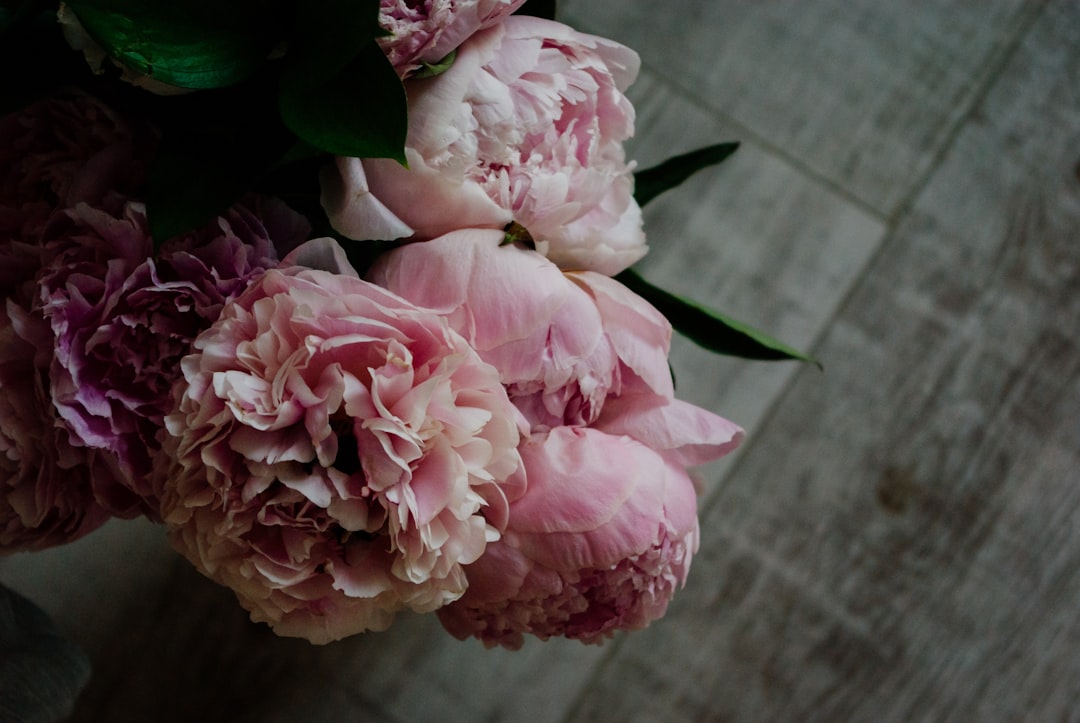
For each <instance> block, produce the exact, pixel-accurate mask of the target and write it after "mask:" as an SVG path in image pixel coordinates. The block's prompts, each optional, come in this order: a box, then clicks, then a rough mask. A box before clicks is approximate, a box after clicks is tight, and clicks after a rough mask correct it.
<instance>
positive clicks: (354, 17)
mask: <svg viewBox="0 0 1080 723" xmlns="http://www.w3.org/2000/svg"><path fill="white" fill-rule="evenodd" d="M385 33H386V31H385V30H383V29H382V28H381V27H380V26H379V0H316V1H310V0H309V1H307V2H298V3H297V6H296V26H295V30H294V32H293V36H292V40H291V42H290V45H289V50H288V53H287V54H286V56H285V62H286V65H287V70H286V72H287V73H288V74H290V75H291V76H292V77H294V78H299V79H300V81H301V82H305V83H308V84H312V85H322V84H324V83H327V82H330V81H332V80H333V79H334V78H335V77H336V76H337V75H338V74H339V73H341V72H342V71H343V70H345V69H346V68H347V67H348V66H349V65H350V64H351V63H352V62H353V61H354V60H356V58H357V57H358V56H359V55H360V54H361V53H362V52H364V48H365V47H366V46H367V45H368V42H369V41H370V40H373V39H374V38H377V37H379V36H380V35H384V34H385Z"/></svg>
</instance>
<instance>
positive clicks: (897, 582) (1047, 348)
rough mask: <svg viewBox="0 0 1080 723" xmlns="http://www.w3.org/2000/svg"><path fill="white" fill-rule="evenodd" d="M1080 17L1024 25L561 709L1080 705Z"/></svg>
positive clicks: (954, 714)
mask: <svg viewBox="0 0 1080 723" xmlns="http://www.w3.org/2000/svg"><path fill="white" fill-rule="evenodd" d="M980 7H981V6H980ZM1078 29H1080V6H1077V5H1076V3H1074V2H1064V1H1062V2H1057V3H1054V4H1053V5H1052V6H1050V7H1049V8H1048V9H1047V11H1046V12H1045V14H1044V15H1043V16H1041V17H1040V18H1039V19H1038V21H1037V24H1036V25H1035V26H1033V28H1032V31H1031V32H1030V34H1029V35H1028V36H1027V37H1026V38H1025V40H1024V42H1023V44H1022V46H1021V47H1020V49H1019V51H1018V53H1017V55H1016V56H1015V57H1014V58H1013V59H1012V61H1011V62H1010V63H1009V65H1008V66H1007V71H1006V73H1005V74H1004V75H1003V76H1002V77H1001V78H1000V80H999V81H998V82H997V83H996V84H995V86H994V87H993V89H992V92H991V93H990V94H989V95H988V97H987V98H986V99H985V100H984V102H982V103H981V104H980V106H979V107H978V108H977V109H976V112H975V113H974V114H973V116H972V118H971V120H970V122H969V123H968V124H967V126H966V127H965V129H964V130H963V131H962V133H961V134H960V135H959V136H958V137H957V139H956V142H955V143H954V145H953V146H952V147H951V148H950V149H949V152H948V154H947V156H946V157H945V158H944V160H943V163H942V165H941V166H940V168H939V169H938V170H937V171H936V172H935V173H934V175H933V176H932V178H931V181H930V183H929V184H928V185H927V187H926V188H925V189H924V190H923V192H922V193H921V194H920V196H919V197H918V199H917V202H916V203H915V205H914V207H913V208H912V210H911V212H910V213H909V214H908V215H907V216H906V217H905V218H904V219H903V220H902V222H901V223H900V225H899V227H898V228H897V229H896V231H895V232H894V233H892V234H891V235H890V238H889V240H888V241H887V244H886V246H885V248H884V250H883V252H882V254H881V255H880V256H879V257H878V258H877V259H875V262H874V264H873V266H872V267H871V268H870V270H869V271H868V273H867V275H866V277H865V280H864V282H863V283H861V284H860V285H859V287H858V288H857V289H856V291H855V292H854V294H853V295H852V297H851V298H850V300H849V302H848V303H847V304H845V306H844V310H843V312H842V314H841V316H840V317H839V318H838V319H837V321H836V323H834V324H833V325H832V327H831V329H830V331H829V333H828V335H827V337H826V338H825V340H824V342H823V343H822V344H821V345H820V347H819V351H820V353H821V355H822V356H823V357H825V358H827V360H828V362H829V367H828V369H827V372H826V374H825V375H824V376H822V375H818V374H815V373H811V372H809V371H804V372H803V373H802V374H801V375H800V378H799V379H798V382H797V384H796V385H795V387H794V388H793V390H792V392H791V393H790V394H789V395H788V396H787V397H785V398H784V399H782V400H781V402H780V405H779V409H780V410H781V411H780V412H779V413H778V414H776V415H775V416H774V417H772V418H771V420H770V421H769V423H768V425H767V426H766V427H765V428H764V429H763V430H762V432H761V434H759V435H758V437H757V439H756V440H755V441H754V443H753V445H752V447H751V448H750V449H749V450H748V451H747V453H746V454H745V456H744V457H743V458H742V460H741V463H740V464H739V466H738V467H737V468H736V469H734V470H733V473H732V474H731V475H730V477H729V478H728V479H727V480H726V481H725V484H724V487H723V488H722V489H721V491H720V493H719V494H718V495H717V496H716V497H715V498H714V499H713V501H712V503H711V506H710V508H709V509H708V511H707V514H706V517H705V520H704V525H703V528H704V533H703V537H704V539H705V543H704V547H703V550H702V552H701V554H700V555H699V557H698V559H697V561H696V564H697V565H699V567H697V568H696V569H695V570H693V571H692V572H691V576H690V582H689V584H688V586H687V589H686V590H684V591H683V594H682V595H681V596H680V597H677V598H676V600H675V603H674V605H673V606H672V609H671V610H670V611H669V616H668V618H667V619H666V620H665V621H664V623H663V625H660V626H654V627H653V628H652V629H650V630H647V631H645V632H643V633H642V634H639V635H637V636H630V637H627V638H626V639H625V640H624V641H623V642H622V644H621V645H620V646H619V647H618V648H617V650H616V651H615V652H614V653H613V655H612V657H611V658H610V659H609V660H608V661H606V664H605V665H604V666H603V667H602V669H601V670H600V671H599V672H598V674H597V676H596V677H595V678H594V679H593V680H592V681H590V684H589V686H588V694H587V695H583V696H582V698H581V699H580V700H579V703H578V706H577V707H576V709H575V712H574V715H573V716H571V720H672V721H675V720H728V719H730V720H875V721H879V720H895V721H906V720H944V719H963V720H1021V719H1023V720H1074V719H1076V718H1077V716H1078V715H1080V708H1078V705H1080V704H1078V703H1077V701H1078V700H1080V658H1078V657H1077V655H1076V649H1077V644H1078V643H1080V619H1078V618H1077V615H1076V605H1077V600H1078V599H1080V597H1078V596H1080V536H1078V530H1080V293H1078V290H1080V243H1078V241H1080V177H1078V175H1077V171H1076V168H1077V158H1078V154H1080V150H1078V149H1080V95H1078V94H1077V92H1076V88H1077V78H1078V77H1080V75H1078V74H1080V37H1078V35H1080V34H1078ZM702 568H704V570H703V569H702ZM674 661H677V664H673V662H674ZM631 680H632V681H634V685H633V686H628V685H627V681H631Z"/></svg>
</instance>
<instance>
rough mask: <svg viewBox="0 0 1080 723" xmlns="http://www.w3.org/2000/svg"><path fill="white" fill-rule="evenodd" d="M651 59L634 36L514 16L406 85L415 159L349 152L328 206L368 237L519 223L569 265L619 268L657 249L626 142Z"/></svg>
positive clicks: (343, 226) (409, 152)
mask: <svg viewBox="0 0 1080 723" xmlns="http://www.w3.org/2000/svg"><path fill="white" fill-rule="evenodd" d="M637 70H638V57H637V55H636V54H635V53H634V52H633V51H632V50H630V49H629V48H626V47H624V46H622V45H619V44H617V43H614V42H612V41H609V40H605V39H602V38H598V37H594V36H590V35H584V34H581V33H578V32H576V31H574V30H572V29H570V28H568V27H566V26H565V25H561V24H559V23H555V22H551V21H547V20H542V19H539V18H533V17H524V16H517V15H515V16H512V17H509V18H507V19H506V20H505V21H503V22H502V23H500V24H498V25H495V26H493V27H491V28H488V29H486V30H482V31H480V32H479V33H477V34H475V35H473V36H472V37H471V38H470V39H469V40H468V41H466V42H465V43H464V44H463V45H462V46H461V47H460V48H459V49H458V55H457V60H456V61H455V63H454V65H453V67H451V68H450V70H448V71H447V72H446V73H443V74H442V75H439V76H437V77H435V78H429V79H422V80H411V81H408V82H407V83H406V90H407V93H408V97H409V130H408V138H407V140H406V149H405V155H406V158H407V160H408V164H409V167H408V168H405V167H403V166H401V165H400V164H398V163H397V162H395V161H392V160H388V159H363V160H361V159H356V158H339V159H338V161H337V165H336V168H335V169H328V170H327V172H326V173H324V176H323V206H324V207H325V208H326V210H327V213H328V214H329V216H330V221H331V223H332V224H333V226H334V228H336V229H337V230H338V231H339V232H341V233H343V234H344V235H345V236H348V237H349V238H354V239H385V238H399V237H410V238H413V239H416V240H424V239H431V238H435V237H437V236H440V235H442V234H445V233H448V232H450V231H453V230H456V229H460V228H499V229H501V228H503V227H504V226H506V224H508V223H509V222H510V221H516V222H517V223H519V224H520V225H522V226H524V227H525V229H527V230H528V232H529V234H530V235H531V237H532V239H533V240H534V241H535V242H536V245H537V248H538V249H540V250H541V251H543V252H544V253H545V254H546V255H547V256H548V257H549V258H551V259H552V260H553V261H555V262H556V263H557V264H558V265H559V266H561V267H564V268H586V269H592V270H595V271H598V272H601V273H604V274H609V275H611V274H615V273H617V272H619V271H621V270H623V269H625V268H627V267H628V266H630V265H631V264H632V263H634V262H635V261H637V260H638V259H640V258H641V257H642V256H644V255H645V252H646V246H645V236H644V233H643V231H642V227H641V210H640V209H639V208H638V205H637V203H636V202H635V201H634V199H633V195H632V194H633V177H632V175H631V171H632V166H630V165H628V164H627V163H626V161H625V158H624V152H623V146H622V143H623V141H624V140H626V139H627V138H629V137H630V136H631V135H632V134H633V125H634V110H633V107H632V106H631V105H630V102H629V101H628V100H627V99H626V97H625V96H624V95H623V91H624V90H625V89H626V87H627V86H628V85H629V84H630V83H631V82H632V81H633V80H634V78H635V76H636V75H637Z"/></svg>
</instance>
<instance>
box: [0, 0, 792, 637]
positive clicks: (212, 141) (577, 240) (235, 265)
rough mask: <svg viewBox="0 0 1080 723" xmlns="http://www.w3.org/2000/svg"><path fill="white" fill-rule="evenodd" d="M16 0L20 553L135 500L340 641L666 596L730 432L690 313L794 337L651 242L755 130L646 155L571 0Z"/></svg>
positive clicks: (14, 312) (640, 621)
mask: <svg viewBox="0 0 1080 723" xmlns="http://www.w3.org/2000/svg"><path fill="white" fill-rule="evenodd" d="M2 7H3V10H2V15H0V34H2V35H0V40H2V42H0V55H3V56H5V57H4V58H3V60H4V61H5V62H7V63H8V67H14V64H15V63H16V62H21V63H22V65H24V66H25V65H27V62H26V59H30V62H29V66H30V67H29V69H28V70H27V72H26V73H24V74H22V75H20V76H19V77H18V78H16V79H14V80H13V81H12V82H11V83H10V85H8V86H6V87H5V90H4V93H3V98H2V102H3V104H4V105H3V107H2V111H3V112H4V114H5V115H3V117H2V118H0V255H2V259H3V263H2V264H0V290H2V293H3V296H4V305H3V307H2V310H0V311H2V315H0V336H2V337H3V340H2V343H0V356H2V358H0V415H2V417H0V419H2V430H0V445H2V449H3V455H2V456H0V465H2V475H3V477H2V480H0V552H14V551H24V550H37V549H41V548H45V547H48V546H52V545H58V544H63V543H65V542H69V541H71V540H74V539H76V538H78V537H81V536H83V535H86V534H88V533H90V532H92V531H93V530H94V529H96V528H97V527H99V526H100V525H101V524H102V523H103V522H105V521H106V520H107V519H109V518H110V517H121V518H132V517H137V516H145V517H148V518H150V519H151V520H154V521H156V522H159V523H160V524H162V525H163V526H164V528H165V530H166V532H167V534H168V536H169V539H170V541H171V543H172V544H173V546H174V547H175V548H176V549H177V550H178V551H179V552H180V553H181V554H183V555H184V556H185V557H187V558H188V559H189V560H190V561H191V563H192V564H193V565H194V566H195V567H196V568H197V569H198V570H199V571H200V572H202V573H203V574H205V575H206V576H208V577H210V578H212V579H213V580H215V581H217V582H218V583H220V584H222V585H225V586H227V587H229V588H230V589H231V590H232V591H233V592H234V593H235V594H236V597H237V599H238V601H239V602H240V604H241V605H242V606H243V607H244V608H245V609H246V610H248V611H249V612H250V614H251V617H252V619H253V620H255V621H259V622H264V623H266V624H268V625H269V626H271V627H272V628H273V629H274V631H275V632H277V633H278V634H281V635H287V636H297V637H302V638H306V639H308V640H310V641H312V642H315V643H325V642H328V641H332V640H337V639H340V638H343V637H345V636H349V635H353V634H356V633H360V632H363V631H369V630H383V629H385V628H387V627H388V626H389V625H390V624H391V623H392V621H393V619H394V616H395V613H397V612H399V611H402V610H413V611H418V612H435V613H436V614H437V615H438V617H439V620H440V621H441V623H442V625H443V626H444V627H445V628H446V629H447V630H448V631H449V632H450V633H451V634H453V635H454V636H457V637H459V638H466V637H470V636H474V637H477V638H479V639H480V640H481V641H483V642H484V644H486V645H489V646H492V645H503V646H506V647H510V648H514V647H518V646H520V645H521V644H522V640H523V636H524V635H534V636H537V637H540V638H544V639H546V638H548V637H551V636H565V637H569V638H574V639H578V640H581V641H583V642H587V643H593V642H599V641H601V640H603V639H604V638H606V637H609V636H611V635H612V634H613V632H614V631H616V630H629V629H637V628H641V627H644V626H645V625H647V624H649V623H650V622H651V621H653V620H655V619H657V618H659V617H660V616H662V615H663V614H664V611H665V609H666V607H667V605H668V602H669V600H670V599H671V597H672V595H673V594H674V592H675V590H676V589H677V588H679V587H680V586H682V585H683V583H684V582H685V580H686V577H687V573H688V571H689V567H690V562H691V558H692V557H693V555H694V553H695V551H696V550H697V546H698V535H699V529H698V521H697V510H696V482H695V480H694V478H693V477H692V475H691V472H690V470H691V468H692V467H694V466H695V465H699V464H702V463H705V462H708V461H710V460H713V459H716V458H719V457H721V456H723V455H725V454H727V453H728V452H730V451H731V450H732V449H734V448H735V447H736V446H737V445H738V444H739V442H740V440H741V438H742V431H741V430H740V429H739V427H738V426H736V425H735V424H733V423H732V422H729V421H727V420H726V419H724V418H722V417H720V416H717V415H716V414H714V413H712V412H710V411H707V410H704V409H701V408H699V407H696V406H694V405H693V404H690V403H688V402H686V401H682V400H680V399H678V398H676V396H675V390H674V384H673V380H672V375H671V373H670V370H669V367H668V362H667V358H668V351H669V344H670V339H671V335H672V332H673V328H674V329H675V330H677V331H679V332H681V333H684V334H686V335H688V336H689V337H690V338H691V339H693V340H694V341H696V342H697V343H699V344H702V345H703V346H705V347H706V348H709V349H711V350H713V351H716V352H718V353H723V354H734V355H738V356H743V357H747V358H758V359H787V358H800V359H806V357H805V356H803V355H801V354H800V353H799V352H796V351H795V350H792V349H790V348H788V347H786V346H784V345H783V344H780V343H778V342H776V341H773V340H771V339H769V338H768V337H766V336H765V335H763V334H760V333H758V332H756V331H754V330H752V329H749V328H748V327H746V326H745V325H742V324H739V323H737V322H734V321H732V320H731V319H728V318H726V317H724V316H723V315H721V314H719V313H717V312H714V311H711V310H709V309H706V308H704V307H702V306H700V305H698V304H695V303H694V302H692V301H689V300H687V299H683V298H680V297H678V296H676V295H673V294H670V293H668V292H666V291H663V290H662V289H659V288H657V287H655V286H653V285H651V284H649V283H648V282H647V281H645V280H644V279H643V278H642V277H641V276H640V275H639V274H638V273H636V272H635V271H634V270H633V269H632V266H633V264H634V263H635V262H637V261H638V260H640V259H641V258H642V257H643V256H644V255H645V254H646V251H647V246H646V235H645V232H644V229H643V224H642V215H641V207H642V205H644V204H645V203H647V202H648V201H649V200H651V199H652V198H654V197H655V196H657V195H658V194H660V193H663V192H665V191H667V190H669V189H671V188H673V187H675V186H677V185H678V184H679V183H681V182H682V181H684V180H685V179H687V178H688V177H690V176H691V175H692V174H694V173H695V172H697V171H698V170H700V169H702V168H704V167H706V166H709V165H712V164H715V163H719V162H720V161H722V160H723V159H724V158H726V157H727V156H728V155H730V154H731V153H732V152H733V151H734V150H735V148H736V144H734V143H723V144H719V145H716V146H710V147H708V148H704V149H700V150H698V151H694V152H691V153H688V154H684V155H680V156H677V157H675V158H673V159H671V160H670V161H667V162H665V163H663V164H661V165H659V166H656V167H654V168H650V169H645V170H641V169H638V168H636V166H635V164H634V163H633V161H631V160H628V159H627V158H626V156H625V152H624V148H623V143H624V142H625V141H626V140H627V139H628V138H629V137H630V136H631V135H632V134H633V130H634V110H633V107H632V106H631V104H630V102H629V101H628V100H627V98H626V96H625V95H624V91H625V90H626V88H627V87H628V86H629V85H630V84H631V83H632V82H633V81H634V79H635V76H636V74H637V72H638V58H637V55H636V54H635V53H634V52H633V51H632V50H631V49H629V48H627V47H624V46H622V45H620V44H618V43H616V42H613V41H611V40H607V39H604V38H600V37H596V36H592V35H586V34H583V33H580V32H578V31H575V30H573V29H571V28H569V27H567V26H565V25H563V24H561V23H558V22H556V21H555V20H554V19H553V16H554V3H542V2H535V1H530V2H528V3H526V2H524V0H428V1H426V2H406V1H405V0H381V2H376V1H374V0H372V1H371V2H366V1H363V0H351V1H350V2H341V1H338V0H324V1H322V2H311V3H298V2H289V1H287V0H269V1H267V0H258V1H256V0H234V2H231V3H226V4H224V5H222V4H219V3H211V2H207V1H206V0H185V1H184V2H181V3H159V2H154V1H153V0H70V1H69V2H66V3H59V4H57V3H55V2H53V3H50V2H44V1H39V0H21V1H16V2H11V1H10V0H9V1H8V2H4V3H3V5H2ZM526 13H527V14H526Z"/></svg>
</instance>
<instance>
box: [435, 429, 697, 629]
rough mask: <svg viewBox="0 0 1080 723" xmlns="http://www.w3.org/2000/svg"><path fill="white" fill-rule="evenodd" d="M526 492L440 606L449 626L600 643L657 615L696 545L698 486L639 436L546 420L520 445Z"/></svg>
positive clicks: (683, 577)
mask: <svg viewBox="0 0 1080 723" xmlns="http://www.w3.org/2000/svg"><path fill="white" fill-rule="evenodd" d="M521 457H522V460H523V462H524V464H525V470H526V474H527V475H528V480H529V484H528V488H527V490H526V492H525V494H524V495H523V496H522V497H520V498H518V499H516V500H514V501H513V502H512V503H511V505H510V520H509V522H508V524H507V527H506V531H505V533H504V534H503V537H502V539H501V540H499V541H498V542H494V543H492V544H491V545H489V546H488V549H487V551H486V552H485V553H484V556H483V557H481V558H480V559H479V560H478V561H476V562H475V563H473V564H472V565H469V566H468V567H467V568H466V573H467V574H468V576H469V589H468V591H466V593H465V595H464V596H462V598H461V599H460V600H458V601H456V602H454V603H451V604H450V605H449V606H447V607H445V608H443V609H441V610H440V611H439V613H438V614H439V619H440V620H441V621H442V623H443V626H444V627H445V628H446V629H447V630H448V631H450V633H452V634H453V635H454V636H455V637H458V638H465V637H468V636H476V637H478V638H480V639H481V640H482V641H483V642H484V643H485V645H487V646H489V647H490V646H493V645H496V644H498V645H503V646H505V647H508V648H519V647H521V644H522V641H523V635H524V634H531V635H535V636H537V637H539V638H541V639H547V638H549V637H551V636H565V637H568V638H573V639H577V640H581V641H582V642H586V643H596V642H601V641H602V640H603V639H604V638H605V637H610V636H611V635H612V633H613V632H614V631H615V630H635V629H639V628H643V627H645V626H646V625H648V624H649V623H650V622H651V621H653V620H656V619H657V618H659V617H661V616H663V614H664V612H665V611H666V610H667V605H668V602H669V601H670V600H671V597H672V595H673V594H674V593H675V590H676V589H677V588H680V587H682V585H683V583H684V582H685V581H686V575H687V573H688V571H689V568H690V560H691V557H692V556H693V554H694V553H695V552H696V551H697V547H698V522H697V502H696V499H695V493H694V485H693V484H692V482H691V481H690V478H689V477H688V476H687V474H686V472H685V471H684V470H683V469H682V467H680V466H678V465H675V464H672V463H669V462H666V461H665V460H664V459H663V457H661V456H660V455H658V454H656V453H655V452H653V451H652V450H650V449H648V448H647V447H645V446H644V445H642V444H639V443H638V442H635V441H633V440H631V439H629V438H627V437H615V436H611V435H608V434H605V433H603V432H599V431H597V430H593V429H572V428H569V427H561V428H558V429H553V430H552V431H551V432H550V434H548V435H535V436H533V437H531V438H530V439H529V440H527V441H526V442H524V443H523V444H522V446H521Z"/></svg>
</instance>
